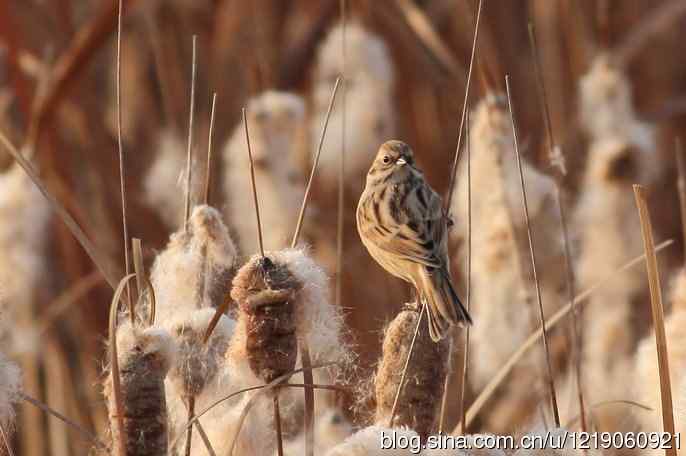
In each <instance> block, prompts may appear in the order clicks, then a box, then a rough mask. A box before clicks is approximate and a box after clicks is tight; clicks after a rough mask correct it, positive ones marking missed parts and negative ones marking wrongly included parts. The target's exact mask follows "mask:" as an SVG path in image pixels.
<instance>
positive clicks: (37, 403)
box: [20, 393, 107, 450]
mask: <svg viewBox="0 0 686 456" xmlns="http://www.w3.org/2000/svg"><path fill="white" fill-rule="evenodd" d="M20 397H21V399H22V400H23V401H24V402H28V403H29V404H31V405H33V406H34V407H36V408H38V409H40V410H42V411H43V412H45V413H48V414H50V415H52V416H54V417H55V418H57V419H58V420H61V421H63V422H64V423H65V424H67V425H68V426H69V427H71V428H72V429H73V430H75V431H76V433H77V434H79V435H80V436H81V437H83V438H84V439H85V440H87V441H89V442H91V443H92V444H93V445H95V446H96V447H97V448H98V449H102V450H104V449H107V445H105V443H104V442H103V441H102V440H100V439H99V438H98V437H97V436H96V435H94V434H92V433H91V432H89V431H88V430H86V429H85V428H84V427H83V426H81V425H79V424H77V423H75V422H74V421H72V420H71V419H69V418H67V417H66V416H64V415H63V414H61V413H60V412H58V411H57V410H54V409H53V408H51V407H50V406H48V405H47V404H44V403H43V402H41V401H39V400H38V399H35V398H33V397H31V396H29V395H27V394H25V393H20Z"/></svg>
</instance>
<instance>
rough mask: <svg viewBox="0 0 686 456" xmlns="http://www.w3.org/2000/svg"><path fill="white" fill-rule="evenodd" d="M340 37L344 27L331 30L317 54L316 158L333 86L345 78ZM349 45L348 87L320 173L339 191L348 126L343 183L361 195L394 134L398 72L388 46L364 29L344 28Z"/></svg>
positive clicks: (337, 109)
mask: <svg viewBox="0 0 686 456" xmlns="http://www.w3.org/2000/svg"><path fill="white" fill-rule="evenodd" d="M342 35H343V27H342V26H341V25H337V26H336V27H334V28H333V29H331V31H330V32H329V34H328V35H327V37H326V39H325V40H324V42H323V43H322V45H321V47H320V48H319V51H318V53H317V62H316V67H315V70H314V81H313V89H312V104H313V107H312V108H313V114H312V116H311V120H310V138H311V139H310V143H311V152H312V154H314V153H315V152H316V151H317V146H318V144H319V141H320V135H321V129H322V127H323V125H324V120H325V119H326V112H327V110H328V106H329V101H330V99H331V92H332V91H333V88H334V84H335V82H336V79H337V78H338V77H339V76H340V75H342V74H343V70H344V68H343V59H342V52H341V49H342V48H341V43H342V38H343V37H342ZM345 39H346V61H345V83H344V84H343V85H342V86H341V87H340V89H339V93H338V97H339V98H338V99H337V103H336V105H335V106H334V109H333V111H332V113H331V118H330V119H329V126H328V129H327V133H326V138H325V140H324V151H326V153H322V156H321V158H320V164H319V165H320V166H319V171H318V173H319V175H320V179H321V181H322V182H324V183H325V185H326V186H329V187H331V188H336V186H337V182H338V171H339V159H340V153H341V147H342V143H343V123H344V121H345V152H346V156H345V181H346V183H348V185H350V186H351V188H352V189H355V190H356V191H359V190H361V188H362V187H363V186H364V176H365V174H366V172H367V169H368V168H369V163H370V162H371V160H372V159H373V158H374V153H375V152H376V150H377V149H378V147H379V145H380V144H382V143H383V142H384V141H386V140H388V139H389V138H392V137H393V136H394V134H395V123H396V120H395V114H394V109H393V98H394V97H393V95H394V87H395V74H394V72H395V70H394V68H393V62H392V60H391V57H390V53H389V51H388V48H387V46H386V44H385V43H384V42H383V41H382V40H381V38H379V37H378V36H376V35H374V34H372V33H370V32H368V31H366V30H365V29H364V28H363V27H362V26H361V25H360V24H358V23H355V22H352V23H348V24H346V27H345ZM344 90H345V119H344V116H343V112H344V111H343V91H344ZM370 106H373V107H374V108H373V109H370Z"/></svg>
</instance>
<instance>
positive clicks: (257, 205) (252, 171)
mask: <svg viewBox="0 0 686 456" xmlns="http://www.w3.org/2000/svg"><path fill="white" fill-rule="evenodd" d="M242 115H243V129H244V130H245V142H246V145H247V147H248V159H249V161H250V183H251V184H252V197H253V201H254V203H255V217H257V241H258V243H259V246H260V256H262V258H264V244H263V241H262V221H261V220H260V203H259V202H258V201H257V185H256V184H255V164H254V163H253V159H252V148H251V147H250V132H249V131H248V115H247V112H246V110H245V108H243V110H242Z"/></svg>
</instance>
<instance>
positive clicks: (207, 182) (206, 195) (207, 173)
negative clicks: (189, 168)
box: [203, 92, 217, 204]
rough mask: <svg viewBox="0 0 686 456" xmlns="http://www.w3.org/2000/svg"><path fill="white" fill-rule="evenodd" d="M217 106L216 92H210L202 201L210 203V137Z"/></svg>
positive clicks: (212, 132)
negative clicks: (210, 109) (210, 107)
mask: <svg viewBox="0 0 686 456" xmlns="http://www.w3.org/2000/svg"><path fill="white" fill-rule="evenodd" d="M216 108H217V92H215V93H213V94H212V111H211V112H210V130H209V132H208V134H207V167H206V168H205V191H204V197H203V201H204V202H205V204H209V203H210V188H211V187H212V137H213V135H214V115H215V111H216Z"/></svg>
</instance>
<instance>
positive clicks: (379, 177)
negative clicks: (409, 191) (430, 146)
mask: <svg viewBox="0 0 686 456" xmlns="http://www.w3.org/2000/svg"><path fill="white" fill-rule="evenodd" d="M413 172H416V169H415V167H414V154H413V153H412V149H411V148H410V146H408V145H407V144H405V143H404V142H402V141H398V140H395V139H393V140H390V141H386V142H385V143H383V144H382V145H381V147H380V148H379V151H378V152H377V154H376V158H375V159H374V163H372V166H371V168H370V169H369V174H368V180H372V181H384V182H387V181H388V180H390V179H393V180H401V179H402V178H403V177H405V176H406V175H407V174H408V173H413Z"/></svg>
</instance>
